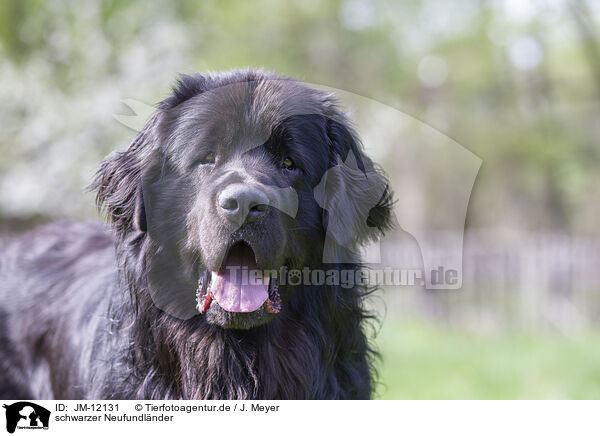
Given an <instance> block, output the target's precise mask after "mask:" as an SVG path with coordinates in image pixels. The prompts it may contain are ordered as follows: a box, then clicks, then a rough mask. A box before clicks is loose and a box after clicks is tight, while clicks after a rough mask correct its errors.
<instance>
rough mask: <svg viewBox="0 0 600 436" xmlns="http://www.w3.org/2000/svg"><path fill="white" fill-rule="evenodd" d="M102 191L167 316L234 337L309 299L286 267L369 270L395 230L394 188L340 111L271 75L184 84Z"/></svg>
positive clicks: (113, 163)
mask: <svg viewBox="0 0 600 436" xmlns="http://www.w3.org/2000/svg"><path fill="white" fill-rule="evenodd" d="M94 186H95V188H96V189H97V191H98V202H99V204H100V205H101V206H103V207H104V208H106V210H107V213H108V215H109V218H110V220H111V222H112V223H113V226H114V228H115V230H116V232H117V234H118V236H119V241H120V242H119V243H120V252H125V253H126V254H127V255H128V256H130V255H131V253H132V252H133V253H138V254H139V256H141V257H142V258H143V259H142V262H141V263H140V262H136V264H137V265H138V268H140V267H139V265H143V266H142V267H141V268H143V271H137V272H134V273H133V274H134V275H141V274H145V280H146V282H145V288H146V289H147V290H148V291H149V292H150V293H151V294H152V298H153V301H154V303H155V304H156V305H157V306H158V307H159V308H160V309H162V310H165V311H167V312H169V313H170V314H172V315H175V316H178V317H182V318H190V317H192V316H196V315H199V313H202V314H203V316H205V317H206V319H207V321H208V322H211V323H214V324H218V325H220V326H222V327H225V328H244V329H246V328H251V327H255V326H258V325H261V324H264V323H265V322H268V321H269V320H270V319H272V318H273V317H274V316H277V312H279V311H280V310H285V309H286V301H287V299H288V297H289V295H290V294H292V293H293V292H301V290H299V289H295V290H294V289H291V288H292V287H290V286H286V285H283V284H282V285H281V286H279V289H278V285H279V284H280V283H279V281H280V277H279V274H280V273H281V271H282V267H283V268H287V269H295V268H299V269H302V268H304V267H309V268H323V262H324V261H325V262H333V263H336V262H347V261H348V259H350V260H355V261H358V259H357V258H356V256H355V255H354V253H355V252H356V251H357V250H358V248H359V246H360V245H362V244H364V243H366V242H367V241H368V240H370V239H374V238H376V237H377V236H378V235H379V234H381V232H383V231H384V230H385V229H387V228H388V227H389V225H390V198H391V193H390V192H389V190H388V188H387V182H386V179H385V177H384V176H383V175H382V174H381V172H380V171H378V170H377V169H376V168H375V167H374V164H373V163H372V162H371V160H370V159H369V158H368V157H366V156H365V155H364V153H363V151H362V147H361V146H360V144H359V142H358V140H357V138H356V135H355V134H354V133H353V131H352V129H351V127H350V125H349V122H348V120H347V119H346V117H345V116H344V115H343V113H342V112H341V111H340V110H339V109H338V108H337V105H336V102H335V100H334V99H333V97H332V96H331V95H329V94H326V93H324V92H321V91H317V90H315V89H311V88H308V87H306V86H304V85H302V84H300V83H298V82H296V81H293V80H290V79H287V78H281V77H278V76H274V75H271V74H267V73H262V72H253V71H244V72H235V73H229V74H220V75H210V76H201V75H194V76H183V77H182V78H181V79H180V80H179V83H178V84H177V86H176V87H175V88H174V90H173V94H172V95H171V96H170V97H169V98H167V99H165V100H164V101H163V102H161V103H160V105H159V106H158V108H157V110H156V111H155V112H154V114H153V115H152V116H151V118H150V119H149V120H148V122H147V123H146V125H145V127H144V129H143V130H142V131H141V132H140V133H139V134H138V136H137V137H136V139H135V140H134V142H133V143H132V144H131V146H130V147H129V149H127V150H126V151H124V152H118V153H114V154H112V155H110V156H109V157H108V158H107V159H106V160H105V161H104V163H103V164H102V166H101V168H100V170H99V172H98V176H97V178H96V181H95V184H94ZM326 245H328V246H329V249H325V246H326ZM332 247H333V248H332ZM324 257H325V258H324ZM338 258H339V259H338ZM196 294H198V295H196Z"/></svg>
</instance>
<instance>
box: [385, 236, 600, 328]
mask: <svg viewBox="0 0 600 436" xmlns="http://www.w3.org/2000/svg"><path fill="white" fill-rule="evenodd" d="M405 247H406V244H403V243H402V242H398V243H397V244H396V250H395V256H396V260H397V261H399V262H400V263H401V266H402V267H406V265H408V267H412V266H414V265H415V263H416V262H420V259H418V258H416V256H419V254H418V252H415V250H410V249H409V250H406V249H405ZM438 250H439V251H440V252H443V251H444V247H438ZM407 253H409V254H407ZM380 295H382V296H383V300H384V301H385V305H386V309H387V319H391V318H398V317H404V318H421V319H426V320H430V321H433V322H439V323H447V324H448V325H461V326H469V327H474V328H478V329H488V328H489V329H497V328H519V329H522V328H525V329H554V330H560V331H563V332H565V333H566V332H569V331H573V330H577V329H584V328H588V327H590V326H592V325H595V324H600V239H596V238H590V239H583V238H576V237H571V236H568V235H564V234H548V233H544V234H522V233H520V234H518V233H507V234H499V233H498V232H497V231H494V232H492V231H490V232H484V231H479V232H470V233H468V234H467V235H466V236H465V242H464V251H463V287H462V289H460V290H424V289H423V288H415V287H402V286H400V287H386V288H384V289H383V290H382V293H381V294H380Z"/></svg>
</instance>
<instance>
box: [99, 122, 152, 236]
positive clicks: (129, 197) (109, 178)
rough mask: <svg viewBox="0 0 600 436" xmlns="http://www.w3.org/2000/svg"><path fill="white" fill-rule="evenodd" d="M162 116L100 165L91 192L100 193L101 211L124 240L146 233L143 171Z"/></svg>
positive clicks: (149, 123) (148, 123)
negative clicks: (138, 233) (133, 232)
mask: <svg viewBox="0 0 600 436" xmlns="http://www.w3.org/2000/svg"><path fill="white" fill-rule="evenodd" d="M157 122H158V115H157V114H156V113H155V114H153V115H152V116H151V117H150V119H149V120H148V121H147V122H146V125H145V126H144V128H143V129H142V131H140V132H139V133H138V135H137V136H136V137H135V139H134V140H133V142H132V143H131V145H130V146H129V148H128V149H127V150H125V151H119V152H113V153H111V154H109V155H108V156H107V157H106V159H104V161H103V162H102V164H101V165H100V168H99V169H98V172H97V173H96V177H95V179H94V181H93V182H92V184H91V186H90V188H91V189H93V190H95V191H96V203H97V205H98V208H99V209H101V210H104V211H106V215H107V217H108V219H109V221H110V222H111V223H112V224H113V226H114V227H115V230H116V231H117V233H118V234H119V235H121V236H123V235H124V234H126V233H128V232H130V231H132V230H137V231H141V232H145V231H146V230H147V225H146V213H145V208H144V194H143V190H142V167H143V163H144V161H145V160H146V159H145V158H146V157H147V155H148V153H149V152H150V151H151V148H152V143H153V140H154V139H153V136H154V133H155V132H154V130H155V127H156V124H157Z"/></svg>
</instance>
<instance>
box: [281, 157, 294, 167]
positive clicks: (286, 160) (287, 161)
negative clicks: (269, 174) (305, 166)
mask: <svg viewBox="0 0 600 436" xmlns="http://www.w3.org/2000/svg"><path fill="white" fill-rule="evenodd" d="M282 162H283V167H284V168H286V169H288V170H293V169H294V168H296V165H295V164H294V161H293V160H292V159H290V158H289V157H285V158H283V161H282Z"/></svg>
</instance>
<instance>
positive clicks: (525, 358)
mask: <svg viewBox="0 0 600 436" xmlns="http://www.w3.org/2000/svg"><path fill="white" fill-rule="evenodd" d="M377 342H378V346H379V350H380V352H381V354H382V362H381V364H380V366H379V368H380V377H379V380H380V385H379V386H378V388H377V394H376V395H375V398H381V399H485V398H487V399H495V398H498V399H500V398H502V399H510V398H526V399H529V398H530V399H542V398H595V399H598V398H600V332H599V331H595V332H587V333H583V334H578V335H576V336H574V337H567V336H564V335H562V334H560V333H518V332H506V333H495V334H486V335H483V334H477V333H476V332H472V331H460V330H450V329H444V328H442V327H436V326H432V325H429V324H425V323H416V322H405V323H393V322H390V321H388V322H387V323H385V324H384V326H383V328H382V330H381V332H380V334H379V336H378V339H377Z"/></svg>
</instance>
